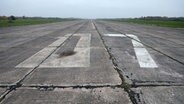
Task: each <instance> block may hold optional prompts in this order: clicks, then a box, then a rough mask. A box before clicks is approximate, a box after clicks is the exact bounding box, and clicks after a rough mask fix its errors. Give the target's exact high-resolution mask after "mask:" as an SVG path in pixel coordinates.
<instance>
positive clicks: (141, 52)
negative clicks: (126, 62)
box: [104, 34, 158, 68]
mask: <svg viewBox="0 0 184 104" xmlns="http://www.w3.org/2000/svg"><path fill="white" fill-rule="evenodd" d="M126 35H127V36H129V37H131V38H133V39H132V40H131V41H132V44H133V46H134V51H135V54H136V56H137V59H138V63H139V65H140V67H142V68H157V67H158V66H157V64H156V63H155V61H154V60H153V59H152V57H151V55H150V54H149V52H148V51H147V49H146V48H145V47H144V45H143V44H142V43H141V41H140V40H139V38H138V37H137V36H135V35H133V34H126ZM126 35H123V34H105V35H104V36H110V37H127V36H126Z"/></svg>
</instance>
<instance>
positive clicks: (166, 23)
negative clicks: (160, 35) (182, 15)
mask: <svg viewBox="0 0 184 104" xmlns="http://www.w3.org/2000/svg"><path fill="white" fill-rule="evenodd" d="M111 21H117V22H128V23H137V24H145V25H155V26H162V27H172V28H184V21H183V20H181V21H175V20H154V19H153V20H141V19H122V20H121V19H117V20H116V19H114V20H111Z"/></svg>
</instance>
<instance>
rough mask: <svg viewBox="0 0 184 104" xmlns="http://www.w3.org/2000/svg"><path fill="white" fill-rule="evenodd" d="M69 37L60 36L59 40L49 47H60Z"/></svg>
mask: <svg viewBox="0 0 184 104" xmlns="http://www.w3.org/2000/svg"><path fill="white" fill-rule="evenodd" d="M67 38H68V37H60V38H59V39H58V40H57V41H55V42H54V43H52V44H50V45H49V47H58V46H60V45H61V44H62V43H63V42H64V41H65V40H66V39H67Z"/></svg>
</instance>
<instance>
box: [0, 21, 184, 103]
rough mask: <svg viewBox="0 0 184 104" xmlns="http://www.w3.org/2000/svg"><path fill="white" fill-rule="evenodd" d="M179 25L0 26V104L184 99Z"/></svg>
mask: <svg viewBox="0 0 184 104" xmlns="http://www.w3.org/2000/svg"><path fill="white" fill-rule="evenodd" d="M183 53H184V29H176V28H166V27H156V26H145V25H138V24H128V23H118V22H117V23H116V22H106V21H98V20H78V21H70V22H61V23H51V24H43V25H32V26H19V27H8V28H1V29H0V103H2V104H68V103H69V104H183V103H184V99H183V98H184V54H183Z"/></svg>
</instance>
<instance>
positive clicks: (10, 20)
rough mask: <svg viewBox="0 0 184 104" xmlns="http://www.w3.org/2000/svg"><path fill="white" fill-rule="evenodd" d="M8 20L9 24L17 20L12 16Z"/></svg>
mask: <svg viewBox="0 0 184 104" xmlns="http://www.w3.org/2000/svg"><path fill="white" fill-rule="evenodd" d="M8 20H9V21H8V22H9V23H13V21H14V20H16V18H15V16H10V17H9V18H8Z"/></svg>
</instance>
